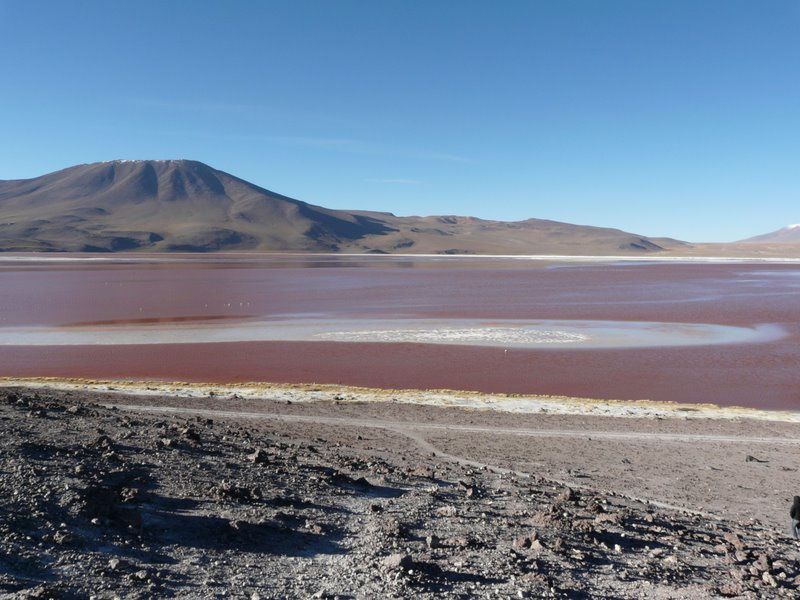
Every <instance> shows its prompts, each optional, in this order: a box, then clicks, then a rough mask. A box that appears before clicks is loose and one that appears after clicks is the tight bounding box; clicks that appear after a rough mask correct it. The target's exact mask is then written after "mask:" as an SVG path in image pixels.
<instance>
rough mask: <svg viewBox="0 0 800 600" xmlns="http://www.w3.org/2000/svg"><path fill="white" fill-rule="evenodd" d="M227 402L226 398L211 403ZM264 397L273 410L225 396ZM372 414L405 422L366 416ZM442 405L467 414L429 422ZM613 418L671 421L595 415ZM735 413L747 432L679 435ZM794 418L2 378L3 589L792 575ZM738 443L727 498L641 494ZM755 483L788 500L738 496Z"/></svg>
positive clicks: (8, 592) (740, 590) (189, 592)
mask: <svg viewBox="0 0 800 600" xmlns="http://www.w3.org/2000/svg"><path fill="white" fill-rule="evenodd" d="M111 402H113V403H114V404H118V405H124V404H136V405H138V406H140V408H138V409H136V410H132V409H131V407H128V409H125V408H124V407H120V408H109V407H108V406H105V405H107V404H109V403H111ZM147 403H149V404H152V405H153V406H162V407H164V406H172V407H176V408H178V409H180V410H182V411H184V414H181V413H168V412H164V413H157V412H155V411H152V410H151V411H150V412H148V410H147V409H146V408H145V407H142V406H141V405H142V404H147ZM220 408H223V409H224V410H226V411H229V413H232V414H229V413H225V414H223V415H221V416H214V417H211V416H210V415H209V414H206V413H202V410H209V411H210V410H214V409H220ZM255 409H258V410H260V411H264V415H265V417H264V418H263V419H259V418H254V417H247V418H246V417H243V416H238V417H237V416H236V414H235V413H236V412H237V411H242V410H255ZM190 411H195V412H194V413H193V414H189V413H190ZM270 414H278V415H283V416H284V417H285V418H273V417H270V416H269V415H270ZM332 419H336V421H334V420H332ZM379 419H383V420H384V421H387V420H389V419H390V420H391V422H392V423H395V425H391V426H388V425H386V426H379V425H377V424H370V422H368V421H369V420H372V421H374V422H375V423H378V422H379V421H378V420H379ZM580 419H583V421H581V420H580ZM622 421H624V423H622ZM398 422H401V424H402V426H398V425H396V423H398ZM581 422H584V425H585V427H584V428H582V429H581V428H580V424H581ZM437 423H446V424H449V425H455V426H461V427H466V428H467V429H457V428H456V429H449V428H448V429H443V430H431V429H425V427H426V426H430V425H436V424H437ZM476 425H477V426H480V427H481V428H491V427H497V428H501V427H505V428H508V427H529V428H531V429H537V428H538V429H539V430H540V431H552V430H554V429H557V430H558V431H562V432H563V431H565V430H566V429H568V428H569V429H573V430H576V431H580V432H583V433H584V435H583V436H572V437H570V436H567V435H563V434H559V435H556V436H550V435H545V436H539V437H531V436H521V435H515V434H509V433H508V432H501V433H498V434H492V433H491V432H488V431H486V432H481V433H479V432H476V431H471V430H469V429H468V428H469V427H473V428H474V427H475V426H476ZM611 426H613V427H615V428H616V430H618V431H623V432H626V433H628V434H630V433H631V432H633V433H636V432H639V433H641V434H642V436H646V435H647V434H660V435H662V436H663V435H664V434H667V433H669V434H670V435H673V434H674V435H675V436H677V437H674V438H671V439H666V438H663V437H662V438H654V439H653V440H650V439H648V438H646V437H642V436H639V437H637V436H630V437H626V438H621V439H617V438H614V437H603V436H602V435H601V436H599V437H598V438H597V439H596V440H595V438H593V437H587V436H586V435H585V433H586V432H587V431H588V432H589V433H595V432H596V433H598V434H602V433H604V432H605V433H608V432H609V431H610V427H611ZM743 431H744V432H746V433H747V435H748V436H749V437H747V438H744V441H741V442H728V441H719V440H717V441H713V442H709V441H705V442H697V441H692V439H691V438H690V437H680V436H692V435H695V436H697V435H707V434H714V435H718V436H731V435H741V434H742V432H743ZM797 431H798V426H797V425H794V424H780V423H755V422H754V423H744V422H727V423H717V422H714V423H705V422H691V421H688V422H686V421H678V420H675V421H674V422H669V423H663V422H660V421H655V420H636V419H628V420H624V419H609V418H601V417H594V418H589V417H565V416H537V417H536V418H533V417H527V418H526V417H523V416H520V415H509V414H493V413H492V414H490V413H486V412H477V411H468V410H463V409H437V408H433V407H415V406H413V405H408V404H404V405H394V404H384V405H382V406H381V405H378V404H363V405H362V404H340V403H338V402H336V401H332V402H320V403H313V404H312V403H306V404H302V405H300V404H296V403H292V404H287V403H286V402H285V401H284V402H280V403H278V402H273V403H269V402H260V403H257V402H255V401H253V402H252V403H250V404H247V403H244V402H242V403H238V404H237V403H236V402H231V401H225V402H223V401H221V399H219V398H208V399H205V400H202V401H201V400H198V399H197V398H193V399H188V400H185V401H182V400H181V399H179V398H174V397H173V398H159V397H158V396H151V397H149V398H147V399H146V400H143V398H142V397H135V396H122V395H114V394H89V393H82V392H74V391H73V392H70V391H48V390H27V389H6V390H3V391H0V597H19V598H72V597H75V598H85V597H91V596H94V597H96V598H114V597H121V598H122V597H124V598H152V597H171V596H174V597H191V598H200V597H202V598H205V597H235V598H250V599H251V600H252V599H256V598H314V597H316V598H333V597H340V598H365V599H366V598H370V599H371V598H393V597H396V598H410V597H415V598H417V597H421V598H425V597H434V596H437V597H438V596H443V597H454V598H457V597H458V598H472V597H485V598H496V597H497V598H508V597H513V598H516V597H523V598H524V597H568V598H641V597H648V598H704V597H718V596H721V595H723V596H744V597H796V596H797V594H798V585H799V584H800V562H798V559H800V552H798V550H799V549H800V548H798V546H797V545H796V544H795V542H792V541H791V540H789V539H787V538H786V536H785V535H784V531H782V529H781V522H780V516H779V515H780V512H781V510H783V512H787V511H788V504H786V505H785V506H784V505H783V504H781V503H782V502H783V500H784V498H783V495H785V493H786V492H788V491H789V490H788V486H789V485H790V480H791V477H792V475H791V473H792V471H786V470H783V469H784V468H786V469H793V468H794V467H792V466H791V464H790V463H791V458H792V456H796V454H797V448H798V446H796V445H794V442H792V440H794V439H795V438H794V437H793V436H794V435H795V434H796V433H797ZM770 436H771V437H770ZM762 438H763V439H762ZM775 438H780V439H782V440H783V441H776V440H775ZM764 439H766V440H767V441H764ZM431 444H433V445H431ZM670 444H671V446H670ZM709 444H710V446H709ZM726 444H729V445H726ZM731 444H732V446H731ZM665 445H667V446H668V449H665ZM717 446H719V447H717ZM751 446H753V447H755V448H756V449H755V450H752V451H750V450H748V449H749V448H750V447H751ZM731 447H733V448H735V451H731V450H730V448H731ZM637 448H638V449H637ZM692 448H695V449H694V450H692ZM726 448H727V450H726ZM787 448H789V451H788V452H787ZM598 449H599V450H598ZM746 450H747V451H748V452H749V454H747V455H745V454H744V451H746ZM659 454H660V455H661V461H660V462H661V468H662V472H661V479H660V480H659V479H658V477H657V476H656V475H657V473H656V472H655V471H653V469H654V468H655V467H654V464H657V463H658V462H659V458H658V457H659ZM748 455H751V456H752V458H753V460H747V458H746V457H747V456H748ZM612 456H614V457H615V458H614V462H613V464H612V463H611V460H612V459H611V457H612ZM704 456H707V457H708V459H707V460H705V459H703V457H704ZM780 457H783V458H780ZM782 460H783V461H784V462H786V464H784V463H783V462H781V461H782ZM759 461H767V462H759ZM482 463H488V464H490V465H496V466H497V467H505V468H510V469H513V470H512V471H505V470H503V469H502V468H497V469H495V468H490V467H487V466H481V465H482ZM701 463H702V464H701ZM604 464H607V465H608V466H607V467H603V465H604ZM737 465H738V467H739V468H740V470H741V472H742V473H743V475H741V476H740V477H739V481H740V482H743V483H741V484H732V485H733V486H734V487H733V488H732V489H733V490H734V491H733V492H731V493H730V495H729V497H728V499H727V500H726V501H725V502H727V503H728V504H729V506H727V507H725V506H722V505H719V506H717V505H714V504H713V502H712V503H711V504H710V505H709V504H706V505H705V506H703V508H700V505H699V504H697V503H696V500H697V496H699V495H706V496H709V497H711V496H713V495H714V494H709V492H708V491H707V490H703V489H698V490H697V491H695V492H690V491H686V490H684V491H678V492H674V493H673V496H676V497H677V499H678V500H680V501H681V503H682V504H683V505H684V506H687V507H688V506H689V505H692V504H693V503H694V505H693V508H694V512H688V511H684V510H675V509H670V508H665V507H664V506H661V505H658V504H654V503H647V502H644V501H640V500H636V499H632V498H634V497H637V496H639V497H642V498H649V499H651V500H659V501H662V502H664V503H665V504H666V503H667V502H671V501H674V500H676V498H675V497H671V496H669V494H664V493H663V492H664V490H667V489H668V488H669V487H670V485H673V486H674V481H676V480H679V479H680V478H681V477H689V479H687V480H686V482H685V485H684V487H686V488H687V489H688V488H702V487H703V486H706V487H708V485H712V484H713V482H714V481H716V480H715V479H714V478H715V477H717V473H719V471H715V470H713V469H712V468H707V467H709V466H710V467H713V468H717V469H723V474H725V473H727V471H725V470H726V469H734V468H736V466H737ZM758 469H761V470H760V471H759V470H758ZM514 471H517V472H514ZM693 473H695V474H696V475H694V477H695V479H692V478H691V476H692V474H693ZM765 473H766V474H765ZM528 475H530V476H528ZM771 475H772V476H776V477H777V478H778V480H779V481H778V482H777V483H775V484H774V485H773V486H772V488H774V487H775V486H776V485H777V486H783V485H784V483H783V481H784V480H783V479H782V478H783V477H786V478H787V479H786V483H785V485H786V486H787V490H783V489H780V490H778V492H775V493H777V494H779V496H775V497H774V502H772V500H770V499H772V498H773V491H770V490H772V488H769V489H764V488H762V489H758V482H759V481H761V479H759V478H762V479H764V480H770V481H772V479H774V478H775V477H771ZM709 477H711V479H709ZM651 479H652V481H651ZM615 481H616V482H618V483H617V484H615ZM648 481H650V484H649V485H648V483H647V482H648ZM709 482H712V483H711V484H709ZM565 483H566V484H567V485H565ZM735 485H742V486H743V487H744V488H747V489H751V488H752V490H751V491H747V490H745V489H739V488H735ZM727 493H728V491H726V490H722V491H721V492H720V493H719V494H717V495H718V496H723V495H725V494H727ZM759 496H760V498H761V502H762V504H772V503H774V504H775V505H776V507H777V506H780V510H779V509H778V508H775V509H772V508H770V509H768V510H765V511H764V512H765V514H766V516H765V517H763V518H762V517H759V518H757V519H754V518H748V517H747V514H748V510H749V509H748V506H750V505H751V504H752V505H754V504H755V501H751V500H748V498H755V497H759ZM765 498H766V499H768V500H770V501H769V502H765ZM773 513H774V517H773V516H771V515H773ZM751 514H752V513H751Z"/></svg>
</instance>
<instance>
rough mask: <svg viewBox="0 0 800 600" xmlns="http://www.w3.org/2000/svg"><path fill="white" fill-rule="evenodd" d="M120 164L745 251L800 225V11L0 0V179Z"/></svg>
mask: <svg viewBox="0 0 800 600" xmlns="http://www.w3.org/2000/svg"><path fill="white" fill-rule="evenodd" d="M115 158H192V159H197V160H201V161H203V162H206V163H208V164H210V165H212V166H214V167H217V168H219V169H222V170H225V171H228V172H230V173H233V174H235V175H238V176H240V177H243V178H245V179H248V180H250V181H252V182H254V183H257V184H259V185H262V186H264V187H267V188H269V189H272V190H274V191H277V192H280V193H283V194H287V195H290V196H293V197H295V198H299V199H302V200H305V201H308V202H312V203H315V204H321V205H324V206H329V207H333V208H360V209H374V210H387V211H392V212H395V213H397V214H469V215H474V216H479V217H485V218H493V219H505V220H517V219H524V218H528V217H540V218H549V219H557V220H562V221H569V222H574V223H582V224H592V225H604V226H614V227H620V228H622V229H626V230H629V231H634V232H637V233H641V234H646V235H669V236H673V237H678V238H682V239H688V240H691V241H723V240H733V239H738V238H742V237H747V236H750V235H754V234H758V233H762V232H766V231H770V230H773V229H777V228H778V227H781V226H783V225H786V224H788V223H795V222H800V1H798V0H764V1H760V2H759V1H753V0H747V1H739V0H713V1H702V0H691V1H680V0H664V1H661V2H654V1H652V2H651V1H649V0H634V1H616V0H603V1H597V0H587V1H584V2H580V1H570V0H552V1H549V2H543V1H542V2H537V1H533V0H529V1H524V2H513V1H510V0H504V1H501V2H486V1H485V0H484V1H479V2H473V1H467V0H458V1H456V0H452V1H430V0H426V1H419V2H413V1H389V0H386V1H381V0H363V1H358V2H349V1H337V0H319V1H316V2H307V1H302V0H292V1H287V2H283V1H281V2H256V1H245V0H241V1H238V2H236V1H226V2H222V1H218V2H204V1H200V0H191V1H190V0H183V1H179V0H173V1H167V0H160V1H149V0H136V1H135V2H134V1H116V2H109V1H102V2H101V1H80V0H76V1H72V2H66V1H61V0H54V1H52V2H43V1H37V0H18V1H17V0H0V179H17V178H24V177H32V176H36V175H40V174H43V173H46V172H49V171H53V170H56V169H59V168H63V167H66V166H70V165H73V164H76V163H85V162H94V161H101V160H110V159H115Z"/></svg>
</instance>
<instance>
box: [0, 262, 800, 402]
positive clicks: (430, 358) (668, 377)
mask: <svg viewBox="0 0 800 600" xmlns="http://www.w3.org/2000/svg"><path fill="white" fill-rule="evenodd" d="M323 267H324V268H323ZM287 315H292V316H298V315H299V316H303V315H309V316H311V315H313V316H321V315H324V316H329V317H330V318H331V319H336V318H337V317H344V316H346V317H350V318H352V317H358V316H370V317H381V316H383V317H394V316H418V317H441V318H456V317H464V318H469V317H479V318H518V319H601V320H604V319H608V320H631V321H669V322H687V323H689V322H691V323H719V324H725V325H740V326H753V325H756V324H761V323H776V324H780V325H781V326H783V327H784V328H785V329H786V330H787V331H788V332H789V335H788V336H787V337H785V338H783V339H781V340H778V341H773V342H767V343H759V344H739V345H718V346H700V347H691V348H688V347H687V348H674V347H673V348H645V349H641V348H639V349H627V350H626V349H619V350H617V349H614V350H608V349H606V350H589V349H584V350H580V349H566V350H565V349H550V348H548V349H544V350H510V351H509V352H508V353H505V352H504V351H503V349H498V348H476V347H467V346H432V345H420V344H356V343H348V344H341V343H340V344H337V343H329V342H251V343H225V344H191V345H180V344H175V345H163V346H114V347H109V346H103V347H97V346H94V347H92V346H82V347H81V346H76V347H10V346H0V375H4V376H9V375H16V376H34V375H35V376H63V377H97V378H108V377H114V378H128V377H130V378H163V379H170V380H173V379H179V380H191V381H214V382H237V381H256V380H261V381H277V382H318V383H343V384H351V385H364V386H374V387H393V388H451V389H465V390H479V391H487V392H517V393H543V394H566V395H571V396H587V397H596V398H620V399H640V398H649V399H654V400H673V401H682V402H715V403H719V404H727V405H730V404H738V405H747V406H754V407H767V408H798V407H800V343H799V342H800V265H774V264H773V265H767V264H756V265H754V264H626V265H615V264H610V265H600V264H594V265H583V266H575V265H569V264H567V265H554V264H550V265H546V264H542V263H528V262H520V261H492V260H488V259H483V260H479V259H461V258H459V259H453V260H445V261H430V260H426V259H417V260H413V261H412V260H407V259H402V260H398V259H396V258H390V259H381V258H378V257H374V258H363V259H314V260H311V259H308V258H302V259H299V258H297V257H282V258H269V259H266V258H265V259H263V260H256V259H252V258H247V259H237V260H233V259H230V260H227V261H222V262H209V261H208V260H204V259H196V260H193V261H189V262H186V263H177V264H175V263H173V264H170V263H153V264H136V263H131V264H116V263H113V264H46V263H42V264H13V265H12V264H8V263H0V326H9V325H75V324H79V323H87V322H91V323H98V322H99V323H128V324H135V323H146V324H149V325H150V326H152V324H153V323H158V322H169V323H176V322H177V323H180V322H194V321H195V320H197V319H199V318H202V317H209V318H213V319H214V320H216V321H218V322H225V320H227V319H236V318H239V317H241V318H252V317H258V318H261V319H264V318H281V317H283V316H287Z"/></svg>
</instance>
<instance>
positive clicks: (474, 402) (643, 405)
mask: <svg viewBox="0 0 800 600" xmlns="http://www.w3.org/2000/svg"><path fill="white" fill-rule="evenodd" d="M2 387H6V388H8V387H25V388H33V389H57V390H64V391H90V392H110V393H119V394H131V395H139V396H170V397H181V398H208V397H209V396H216V397H220V398H225V397H232V396H238V397H240V398H243V399H251V400H278V401H291V402H323V401H331V400H336V401H338V402H349V403H357V402H397V403H405V404H420V405H429V406H443V407H456V408H466V409H473V410H493V411H503V412H511V413H525V414H558V415H585V416H606V417H633V418H643V417H644V418H670V419H729V420H734V419H757V420H762V421H781V422H788V423H800V411H785V410H784V411H778V410H775V411H772V410H761V409H754V408H746V407H738V406H737V407H727V406H718V405H715V404H679V403H676V402H654V401H652V400H601V399H592V398H570V397H566V396H536V395H517V394H484V393H479V392H463V391H454V390H410V389H408V390H384V389H373V388H359V387H348V386H340V385H322V384H319V385H318V384H280V383H266V382H250V383H236V384H211V383H189V382H164V381H132V380H119V381H116V380H96V379H62V378H50V377H39V378H14V377H0V388H2Z"/></svg>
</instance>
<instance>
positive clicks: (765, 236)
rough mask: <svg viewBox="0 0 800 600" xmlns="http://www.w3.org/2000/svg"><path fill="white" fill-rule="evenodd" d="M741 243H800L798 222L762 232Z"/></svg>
mask: <svg viewBox="0 0 800 600" xmlns="http://www.w3.org/2000/svg"><path fill="white" fill-rule="evenodd" d="M740 243H742V244H765V243H766V244H797V243H800V223H798V224H796V225H787V226H786V227H781V228H780V229H776V230H775V231H770V232H769V233H762V234H761V235H756V236H753V237H750V238H747V239H744V240H741V241H740Z"/></svg>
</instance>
